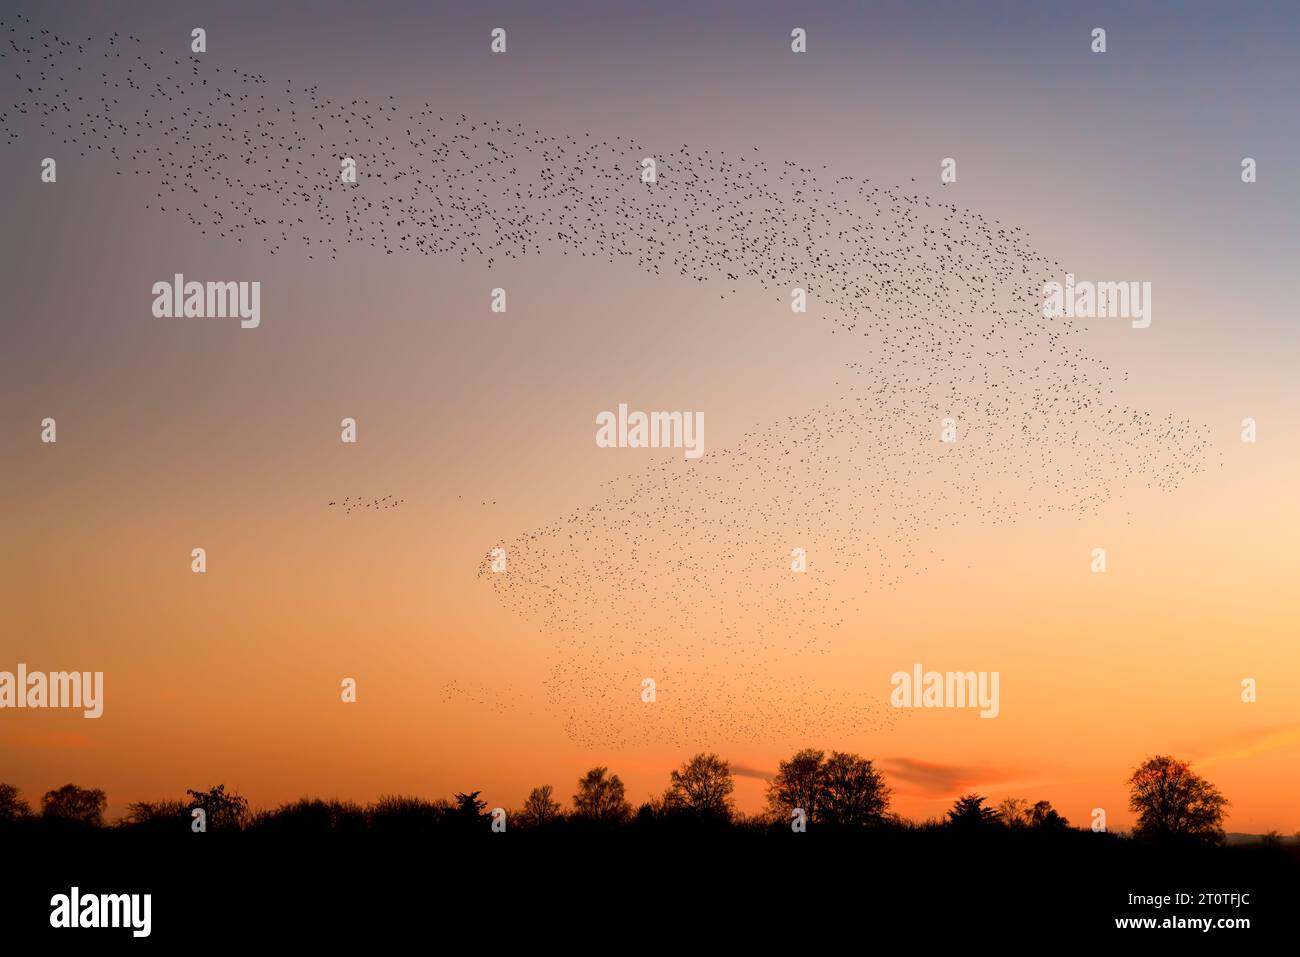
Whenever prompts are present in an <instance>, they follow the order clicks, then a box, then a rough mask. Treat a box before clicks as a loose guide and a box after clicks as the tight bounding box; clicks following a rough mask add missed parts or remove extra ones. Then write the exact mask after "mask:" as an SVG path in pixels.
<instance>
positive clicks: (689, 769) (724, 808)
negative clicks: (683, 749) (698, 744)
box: [664, 753, 736, 820]
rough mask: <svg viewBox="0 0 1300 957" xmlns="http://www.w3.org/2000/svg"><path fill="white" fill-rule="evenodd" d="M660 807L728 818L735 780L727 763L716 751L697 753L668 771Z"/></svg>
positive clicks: (729, 816)
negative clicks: (667, 782) (662, 801)
mask: <svg viewBox="0 0 1300 957" xmlns="http://www.w3.org/2000/svg"><path fill="white" fill-rule="evenodd" d="M669 780H670V781H671V782H672V783H671V784H670V785H669V786H668V790H667V791H665V792H664V807H665V809H666V810H668V811H671V812H679V813H687V814H694V815H696V816H698V817H706V818H714V819H719V820H730V819H731V812H732V798H731V795H732V792H733V791H735V789H736V782H735V781H733V780H732V778H731V767H730V766H729V765H728V764H727V762H726V761H724V760H723V759H722V758H720V757H718V756H717V755H716V754H703V753H701V754H697V755H695V757H693V758H691V759H690V760H689V761H687V762H686V763H685V764H683V765H682V766H681V768H680V769H678V770H676V771H673V772H672V773H671V774H670V775H669Z"/></svg>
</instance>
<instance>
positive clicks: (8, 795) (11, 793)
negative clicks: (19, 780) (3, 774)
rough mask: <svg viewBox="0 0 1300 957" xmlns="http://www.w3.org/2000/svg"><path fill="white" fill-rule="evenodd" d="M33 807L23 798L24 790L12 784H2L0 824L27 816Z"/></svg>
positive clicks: (0, 791) (0, 786)
mask: <svg viewBox="0 0 1300 957" xmlns="http://www.w3.org/2000/svg"><path fill="white" fill-rule="evenodd" d="M31 813H32V809H31V808H30V807H28V806H27V802H26V801H24V800H23V796H22V792H21V791H19V790H18V788H16V787H14V786H13V785H12V784H0V824H3V823H6V822H9V821H17V820H19V819H20V818H24V817H27V816H28V815H29V814H31Z"/></svg>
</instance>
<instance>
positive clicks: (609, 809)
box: [573, 768, 632, 822]
mask: <svg viewBox="0 0 1300 957" xmlns="http://www.w3.org/2000/svg"><path fill="white" fill-rule="evenodd" d="M573 811H574V814H575V815H577V816H578V817H581V818H586V819H588V820H592V821H602V822H618V821H625V820H627V817H628V815H629V814H631V813H632V807H631V805H629V804H628V803H627V797H626V796H625V789H624V787H623V782H622V781H621V780H619V777H618V775H617V774H610V773H609V768H592V769H591V770H590V771H588V772H587V773H586V774H585V775H583V776H582V777H581V778H579V779H578V793H577V794H575V795H574V796H573Z"/></svg>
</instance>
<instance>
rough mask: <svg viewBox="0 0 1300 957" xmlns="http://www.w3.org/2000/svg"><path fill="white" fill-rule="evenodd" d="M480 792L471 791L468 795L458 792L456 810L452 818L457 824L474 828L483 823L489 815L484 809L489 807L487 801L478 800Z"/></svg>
mask: <svg viewBox="0 0 1300 957" xmlns="http://www.w3.org/2000/svg"><path fill="white" fill-rule="evenodd" d="M480 793H482V792H480V791H470V792H469V793H468V794H465V793H463V792H457V794H456V810H455V811H454V812H453V814H452V817H453V819H454V820H455V822H456V823H457V824H459V825H462V826H465V827H474V826H475V825H477V824H480V823H482V822H483V820H484V818H486V817H487V814H486V813H484V809H485V808H486V807H487V801H480V800H479V799H478V796H479V794H480Z"/></svg>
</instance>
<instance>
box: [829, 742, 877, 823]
mask: <svg viewBox="0 0 1300 957" xmlns="http://www.w3.org/2000/svg"><path fill="white" fill-rule="evenodd" d="M819 783H820V796H819V797H818V799H817V800H816V802H815V803H816V805H817V817H818V819H819V820H822V821H824V822H826V823H828V824H837V825H841V826H851V825H862V824H878V823H879V822H880V821H881V820H883V818H884V815H885V812H886V810H888V808H889V795H890V790H889V787H888V785H886V784H885V778H884V775H882V774H881V773H880V772H879V771H877V770H876V769H875V768H874V767H873V766H872V764H871V762H870V761H868V760H867V759H866V758H863V757H860V756H859V755H856V754H847V753H845V752H842V751H832V752H831V755H830V757H829V758H827V759H826V763H825V764H824V765H822V769H821V775H820V780H819Z"/></svg>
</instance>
